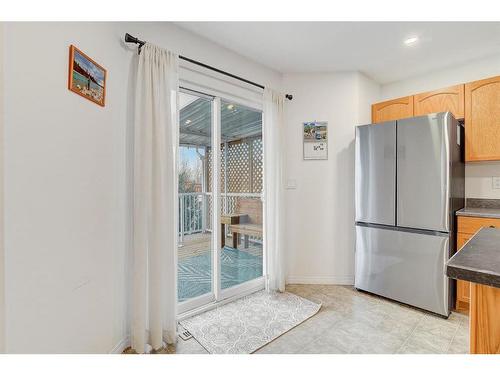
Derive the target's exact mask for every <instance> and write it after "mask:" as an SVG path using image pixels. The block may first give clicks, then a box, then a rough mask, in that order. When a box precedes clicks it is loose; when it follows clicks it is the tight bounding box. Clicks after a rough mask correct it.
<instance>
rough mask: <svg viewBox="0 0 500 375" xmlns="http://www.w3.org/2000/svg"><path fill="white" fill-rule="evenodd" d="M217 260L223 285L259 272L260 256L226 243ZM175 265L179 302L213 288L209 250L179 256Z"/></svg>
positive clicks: (244, 279)
mask: <svg viewBox="0 0 500 375" xmlns="http://www.w3.org/2000/svg"><path fill="white" fill-rule="evenodd" d="M220 260H221V286H222V289H226V288H230V287H232V286H234V285H239V284H241V283H244V282H245V281H248V280H253V279H256V278H258V277H261V276H262V256H256V255H253V254H250V253H249V252H246V251H243V250H238V249H233V248H232V247H227V246H226V247H225V248H224V251H222V252H221V259H220ZM177 268H178V271H177V273H178V287H177V288H178V292H177V293H178V296H179V302H182V301H185V300H187V299H189V298H193V297H197V296H201V295H202V294H205V293H209V292H210V291H211V290H212V254H211V252H210V251H206V252H204V253H203V254H201V255H196V256H192V257H187V258H184V259H180V260H179V263H178V267H177Z"/></svg>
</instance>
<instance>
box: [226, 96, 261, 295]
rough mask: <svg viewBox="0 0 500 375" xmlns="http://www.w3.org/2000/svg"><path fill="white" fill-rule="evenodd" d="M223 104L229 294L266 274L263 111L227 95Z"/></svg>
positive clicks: (227, 280)
mask: <svg viewBox="0 0 500 375" xmlns="http://www.w3.org/2000/svg"><path fill="white" fill-rule="evenodd" d="M220 107H221V109H220V113H221V118H220V124H221V126H220V128H221V131H220V141H221V147H220V149H221V158H220V181H221V183H220V189H219V191H220V195H219V197H220V202H221V210H220V211H221V247H220V252H219V263H220V274H221V285H220V287H221V295H222V296H223V297H228V296H232V295H236V294H238V293H239V292H240V291H241V290H242V287H241V286H242V285H249V284H252V283H251V282H252V281H254V280H256V279H259V278H261V277H262V267H263V251H262V250H263V246H262V241H263V226H262V223H263V220H262V219H263V216H262V213H263V210H262V196H261V195H262V182H263V147H262V112H260V111H257V110H255V109H251V108H248V107H245V106H242V105H239V104H237V103H235V102H232V101H228V100H221V105H220ZM255 286H257V285H255Z"/></svg>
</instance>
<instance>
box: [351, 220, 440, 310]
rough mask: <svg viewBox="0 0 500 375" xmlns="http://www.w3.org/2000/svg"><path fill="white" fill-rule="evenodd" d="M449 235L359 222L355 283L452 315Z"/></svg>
mask: <svg viewBox="0 0 500 375" xmlns="http://www.w3.org/2000/svg"><path fill="white" fill-rule="evenodd" d="M448 241H449V239H448V236H443V235H429V234H422V233H413V232H406V231H404V232H403V231H400V230H392V229H382V228H374V227H366V226H359V225H357V226H356V272H355V283H354V285H355V287H356V288H358V289H361V290H365V291H368V292H371V293H375V294H378V295H381V296H384V297H387V298H391V299H393V300H396V301H400V302H403V303H406V304H408V305H412V306H416V307H419V308H422V309H425V310H428V311H432V312H434V313H437V314H440V315H444V316H448V315H449V298H448V293H449V279H448V278H447V277H446V276H445V272H444V271H445V263H446V260H447V259H448Z"/></svg>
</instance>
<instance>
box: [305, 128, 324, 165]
mask: <svg viewBox="0 0 500 375" xmlns="http://www.w3.org/2000/svg"><path fill="white" fill-rule="evenodd" d="M327 127H328V122H326V121H312V122H304V123H303V141H304V160H327V159H328V134H327Z"/></svg>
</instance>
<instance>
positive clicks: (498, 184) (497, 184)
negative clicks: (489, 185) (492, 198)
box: [492, 177, 500, 189]
mask: <svg viewBox="0 0 500 375" xmlns="http://www.w3.org/2000/svg"><path fill="white" fill-rule="evenodd" d="M492 180H493V189H500V177H493V178H492Z"/></svg>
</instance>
